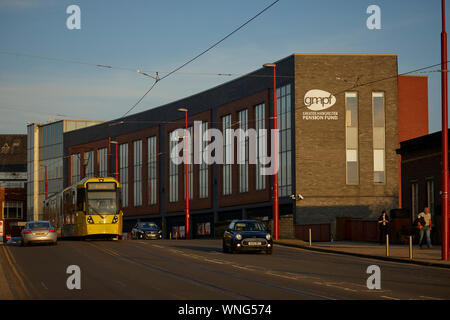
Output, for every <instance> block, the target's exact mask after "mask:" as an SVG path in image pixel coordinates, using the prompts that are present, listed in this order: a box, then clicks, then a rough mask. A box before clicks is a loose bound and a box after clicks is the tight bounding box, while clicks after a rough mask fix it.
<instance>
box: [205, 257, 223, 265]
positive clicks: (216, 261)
mask: <svg viewBox="0 0 450 320" xmlns="http://www.w3.org/2000/svg"><path fill="white" fill-rule="evenodd" d="M203 260H204V261H206V262H211V263H217V264H223V261H220V260H211V259H206V258H204V259H203Z"/></svg>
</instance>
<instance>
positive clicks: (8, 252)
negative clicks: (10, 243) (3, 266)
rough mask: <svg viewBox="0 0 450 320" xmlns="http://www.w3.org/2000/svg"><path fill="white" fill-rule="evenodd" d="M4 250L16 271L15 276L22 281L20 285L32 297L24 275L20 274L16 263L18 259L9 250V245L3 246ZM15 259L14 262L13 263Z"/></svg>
mask: <svg viewBox="0 0 450 320" xmlns="http://www.w3.org/2000/svg"><path fill="white" fill-rule="evenodd" d="M3 249H4V252H5V256H6V259H7V260H8V263H9V265H10V267H11V269H12V271H13V272H14V274H15V276H16V277H17V279H18V280H19V282H20V285H21V286H22V289H23V291H24V292H25V294H26V295H27V296H28V297H30V298H31V294H30V291H28V288H27V287H26V286H25V283H24V281H23V279H22V277H21V276H20V274H19V271H18V270H17V269H16V267H15V264H16V260H15V259H14V257H13V255H12V253H11V252H10V251H9V248H8V247H5V246H3ZM13 261H14V263H13Z"/></svg>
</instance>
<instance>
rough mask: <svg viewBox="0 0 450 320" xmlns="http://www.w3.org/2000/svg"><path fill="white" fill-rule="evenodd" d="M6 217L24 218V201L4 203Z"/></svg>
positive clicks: (4, 215)
mask: <svg viewBox="0 0 450 320" xmlns="http://www.w3.org/2000/svg"><path fill="white" fill-rule="evenodd" d="M3 218H4V219H22V218H23V202H21V201H5V202H4V203H3Z"/></svg>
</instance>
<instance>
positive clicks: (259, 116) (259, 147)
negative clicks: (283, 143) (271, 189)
mask: <svg viewBox="0 0 450 320" xmlns="http://www.w3.org/2000/svg"><path fill="white" fill-rule="evenodd" d="M265 116H266V106H265V105H264V104H260V105H257V106H255V130H256V135H257V136H256V149H255V151H256V157H255V158H256V166H255V169H256V172H255V179H256V183H255V186H256V190H264V189H265V188H266V176H264V175H261V168H262V167H263V165H262V164H261V161H262V157H263V156H264V155H266V154H267V153H266V145H267V136H266V131H265V129H266V117H265ZM260 130H262V131H260ZM261 155H263V156H261Z"/></svg>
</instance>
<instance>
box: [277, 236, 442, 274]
mask: <svg viewBox="0 0 450 320" xmlns="http://www.w3.org/2000/svg"><path fill="white" fill-rule="evenodd" d="M274 243H275V244H277V245H282V246H288V247H297V248H302V249H307V250H312V251H318V252H328V253H336V254H345V255H352V256H357V257H361V258H370V259H378V260H384V261H393V262H401V263H411V264H417V265H423V266H433V267H441V268H450V261H444V260H442V258H441V255H442V253H441V246H432V248H427V246H426V245H424V246H423V247H422V248H419V246H418V245H417V244H415V245H413V250H412V251H413V252H412V253H413V255H412V259H410V257H409V255H410V251H409V245H401V244H389V254H387V250H386V244H382V245H380V244H379V243H376V242H355V241H333V242H312V244H311V246H310V245H309V242H305V241H302V240H296V239H289V240H287V239H282V240H276V241H274Z"/></svg>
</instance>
